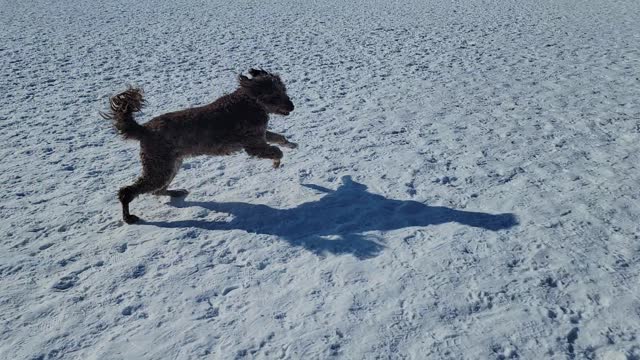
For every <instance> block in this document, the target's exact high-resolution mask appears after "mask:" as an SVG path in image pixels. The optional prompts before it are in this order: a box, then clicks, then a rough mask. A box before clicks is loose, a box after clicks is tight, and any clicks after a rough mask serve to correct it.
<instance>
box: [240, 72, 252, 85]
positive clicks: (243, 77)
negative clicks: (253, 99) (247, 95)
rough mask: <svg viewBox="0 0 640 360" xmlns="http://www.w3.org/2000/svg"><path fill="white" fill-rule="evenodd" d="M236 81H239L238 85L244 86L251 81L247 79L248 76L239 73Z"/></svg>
mask: <svg viewBox="0 0 640 360" xmlns="http://www.w3.org/2000/svg"><path fill="white" fill-rule="evenodd" d="M238 82H239V83H240V86H242V87H246V86H249V83H250V82H251V79H249V78H248V77H246V76H244V75H242V74H240V75H238Z"/></svg>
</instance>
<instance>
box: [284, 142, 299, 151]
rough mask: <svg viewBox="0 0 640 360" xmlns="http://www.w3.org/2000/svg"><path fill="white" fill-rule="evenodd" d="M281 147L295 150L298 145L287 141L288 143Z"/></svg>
mask: <svg viewBox="0 0 640 360" xmlns="http://www.w3.org/2000/svg"><path fill="white" fill-rule="evenodd" d="M282 146H284V147H286V148H289V149H296V148H297V147H298V144H296V143H294V142H291V141H289V142H288V143H286V144H284V145H282Z"/></svg>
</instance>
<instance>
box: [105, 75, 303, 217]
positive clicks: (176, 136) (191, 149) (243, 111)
mask: <svg viewBox="0 0 640 360" xmlns="http://www.w3.org/2000/svg"><path fill="white" fill-rule="evenodd" d="M249 74H250V75H251V78H248V77H246V76H243V75H240V76H239V78H238V80H239V82H240V87H239V88H238V89H237V90H236V91H234V92H233V93H231V94H228V95H224V96H222V97H221V98H219V99H218V100H216V101H214V102H213V103H211V104H208V105H205V106H200V107H195V108H190V109H185V110H181V111H176V112H171V113H167V114H164V115H160V116H158V117H155V118H153V119H152V120H151V121H149V122H147V123H146V124H144V125H140V124H138V123H137V122H136V121H135V120H134V118H133V114H134V113H135V112H138V111H140V109H141V108H142V107H143V106H144V99H143V96H142V90H141V89H137V88H129V89H128V90H127V91H125V92H123V93H121V94H118V95H115V96H113V97H112V98H111V99H110V105H111V111H110V112H109V113H107V114H102V116H103V117H105V118H107V119H111V120H113V123H114V125H115V127H116V129H117V130H118V131H119V132H120V134H121V135H122V136H124V138H126V139H135V140H138V141H140V159H141V160H142V176H140V177H139V178H138V180H136V182H134V183H133V184H132V185H129V186H125V187H123V188H121V189H120V191H119V192H118V197H119V199H120V202H121V203H122V217H123V219H124V221H125V222H126V223H127V224H132V223H135V222H136V221H138V220H139V218H138V217H137V216H135V215H132V214H131V213H129V203H130V202H131V201H132V200H133V199H134V198H135V197H136V196H138V195H140V194H144V193H153V194H155V195H168V196H185V195H186V194H187V191H186V190H168V187H169V184H170V183H171V181H172V180H173V178H174V177H175V175H176V173H177V172H178V169H179V168H180V165H181V164H182V159H184V158H186V157H190V156H198V155H229V154H232V153H235V152H238V151H241V150H244V151H246V152H247V154H249V155H251V156H255V157H259V158H264V159H271V160H273V166H274V167H276V168H277V167H278V166H280V159H281V158H282V151H280V149H279V148H278V147H276V146H271V145H269V143H275V144H280V145H282V146H284V147H288V148H292V149H293V148H296V147H297V145H296V144H295V143H292V142H290V141H288V140H287V139H286V138H285V137H284V136H282V135H280V134H276V133H273V132H270V131H267V124H268V122H269V114H279V115H289V113H290V112H291V111H293V103H292V102H291V100H290V99H289V96H288V95H287V91H286V88H285V86H284V84H283V83H282V80H281V79H280V77H279V76H278V75H274V74H270V73H268V72H266V71H264V70H256V69H251V70H249Z"/></svg>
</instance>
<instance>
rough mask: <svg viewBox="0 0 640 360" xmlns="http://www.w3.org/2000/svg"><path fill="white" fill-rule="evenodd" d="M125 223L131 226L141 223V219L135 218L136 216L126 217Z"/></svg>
mask: <svg viewBox="0 0 640 360" xmlns="http://www.w3.org/2000/svg"><path fill="white" fill-rule="evenodd" d="M123 220H124V222H126V223H127V224H129V225H131V224H135V223H137V222H138V221H140V218H139V217H137V216H135V215H125V216H124V218H123Z"/></svg>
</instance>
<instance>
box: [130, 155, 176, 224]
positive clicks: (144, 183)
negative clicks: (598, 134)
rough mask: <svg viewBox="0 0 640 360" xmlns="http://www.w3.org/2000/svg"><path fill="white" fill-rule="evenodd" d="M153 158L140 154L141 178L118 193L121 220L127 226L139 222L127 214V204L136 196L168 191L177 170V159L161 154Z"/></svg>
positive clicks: (135, 217)
mask: <svg viewBox="0 0 640 360" xmlns="http://www.w3.org/2000/svg"><path fill="white" fill-rule="evenodd" d="M154 155H155V157H150V156H147V155H145V153H144V152H141V159H142V176H141V177H139V178H138V180H136V181H135V182H134V183H133V184H131V185H129V186H125V187H123V188H121V189H120V191H119V192H118V198H119V199H120V202H121V203H122V219H123V220H124V222H126V223H127V224H133V223H135V222H137V221H138V220H140V218H138V217H137V216H135V215H132V214H131V213H130V212H129V203H131V201H133V199H135V198H136V197H137V196H138V195H140V194H145V193H150V192H153V193H155V192H157V191H162V190H163V189H165V190H164V191H169V190H166V188H167V187H168V186H169V183H170V182H171V180H173V177H174V176H175V173H176V172H177V168H179V166H180V165H179V164H178V165H177V167H176V163H177V162H179V160H178V159H175V158H173V159H172V158H171V157H169V156H166V154H162V155H164V156H160V154H154Z"/></svg>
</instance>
